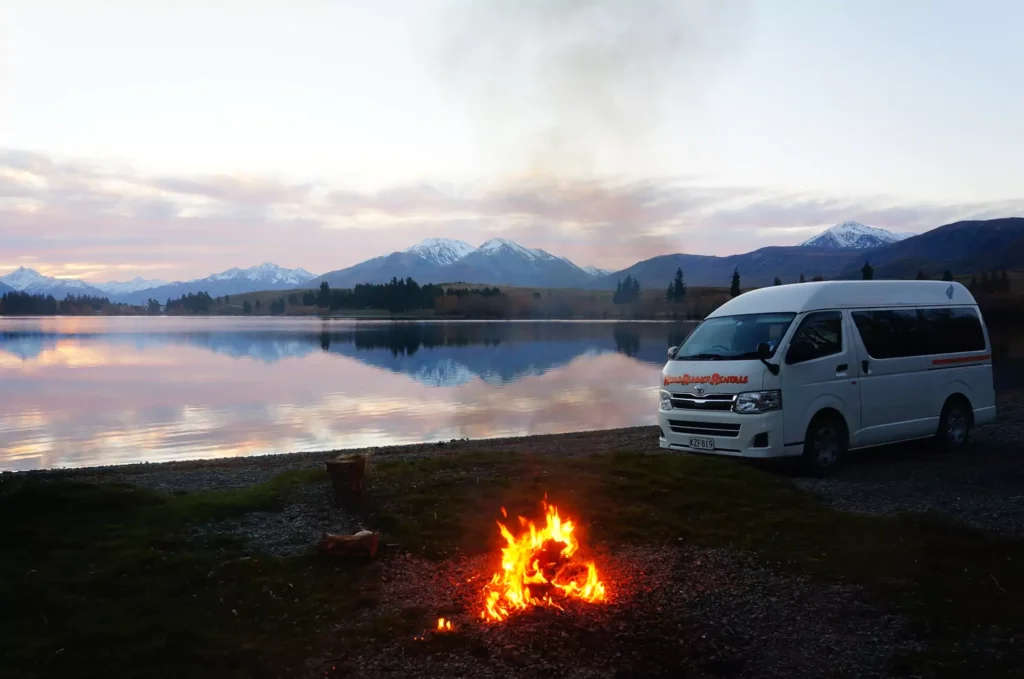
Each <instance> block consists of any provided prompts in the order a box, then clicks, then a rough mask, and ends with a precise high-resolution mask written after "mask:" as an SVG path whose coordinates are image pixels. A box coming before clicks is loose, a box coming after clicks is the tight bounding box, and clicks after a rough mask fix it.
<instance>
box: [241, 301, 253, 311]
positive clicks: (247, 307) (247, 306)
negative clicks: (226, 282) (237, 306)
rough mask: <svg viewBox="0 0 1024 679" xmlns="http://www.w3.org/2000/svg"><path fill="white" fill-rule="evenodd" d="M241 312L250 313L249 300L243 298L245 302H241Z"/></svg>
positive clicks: (250, 305)
mask: <svg viewBox="0 0 1024 679" xmlns="http://www.w3.org/2000/svg"><path fill="white" fill-rule="evenodd" d="M242 313H243V314H251V313H252V304H249V300H245V302H243V303H242Z"/></svg>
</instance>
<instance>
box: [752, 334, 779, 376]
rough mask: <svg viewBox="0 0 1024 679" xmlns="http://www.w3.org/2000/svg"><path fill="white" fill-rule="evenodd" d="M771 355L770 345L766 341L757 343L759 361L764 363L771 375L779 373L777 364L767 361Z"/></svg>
mask: <svg viewBox="0 0 1024 679" xmlns="http://www.w3.org/2000/svg"><path fill="white" fill-rule="evenodd" d="M771 355H772V347H771V345H770V344H768V343H767V342H761V343H760V344H758V345H757V358H758V359H760V361H761V363H764V364H765V366H766V367H767V368H768V372H770V373H771V374H772V375H778V374H779V366H777V365H775V364H774V363H769V362H768V359H769V357H771Z"/></svg>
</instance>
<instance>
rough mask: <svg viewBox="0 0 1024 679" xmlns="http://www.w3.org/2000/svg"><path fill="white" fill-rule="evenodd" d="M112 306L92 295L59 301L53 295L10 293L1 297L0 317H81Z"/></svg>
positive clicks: (103, 298) (105, 300) (76, 296)
mask: <svg viewBox="0 0 1024 679" xmlns="http://www.w3.org/2000/svg"><path fill="white" fill-rule="evenodd" d="M110 306H111V304H110V300H109V299H107V298H106V297H93V296H91V295H68V296H67V297H65V298H64V299H61V300H58V299H56V298H55V297H54V296H53V295H33V294H31V293H28V292H8V293H5V294H4V295H3V296H2V297H0V315H3V316H56V315H58V314H60V315H65V316H79V315H83V314H94V313H97V312H100V311H103V309H104V308H106V307H110Z"/></svg>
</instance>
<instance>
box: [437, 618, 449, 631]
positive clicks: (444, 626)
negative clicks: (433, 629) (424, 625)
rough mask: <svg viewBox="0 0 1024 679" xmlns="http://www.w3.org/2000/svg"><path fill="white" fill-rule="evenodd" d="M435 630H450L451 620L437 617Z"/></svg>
mask: <svg viewBox="0 0 1024 679" xmlns="http://www.w3.org/2000/svg"><path fill="white" fill-rule="evenodd" d="M437 631H438V632H451V631H452V621H451V620H445V619H444V618H438V619H437Z"/></svg>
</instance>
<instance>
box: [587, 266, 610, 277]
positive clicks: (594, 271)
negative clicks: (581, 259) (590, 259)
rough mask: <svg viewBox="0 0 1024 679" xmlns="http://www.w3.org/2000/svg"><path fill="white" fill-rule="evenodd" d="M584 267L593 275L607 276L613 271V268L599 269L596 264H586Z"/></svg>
mask: <svg viewBox="0 0 1024 679" xmlns="http://www.w3.org/2000/svg"><path fill="white" fill-rule="evenodd" d="M582 268H583V270H584V271H586V272H587V273H588V274H590V275H591V276H607V275H608V274H610V273H613V271H612V270H611V269H599V268H597V267H596V266H584V267H582Z"/></svg>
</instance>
